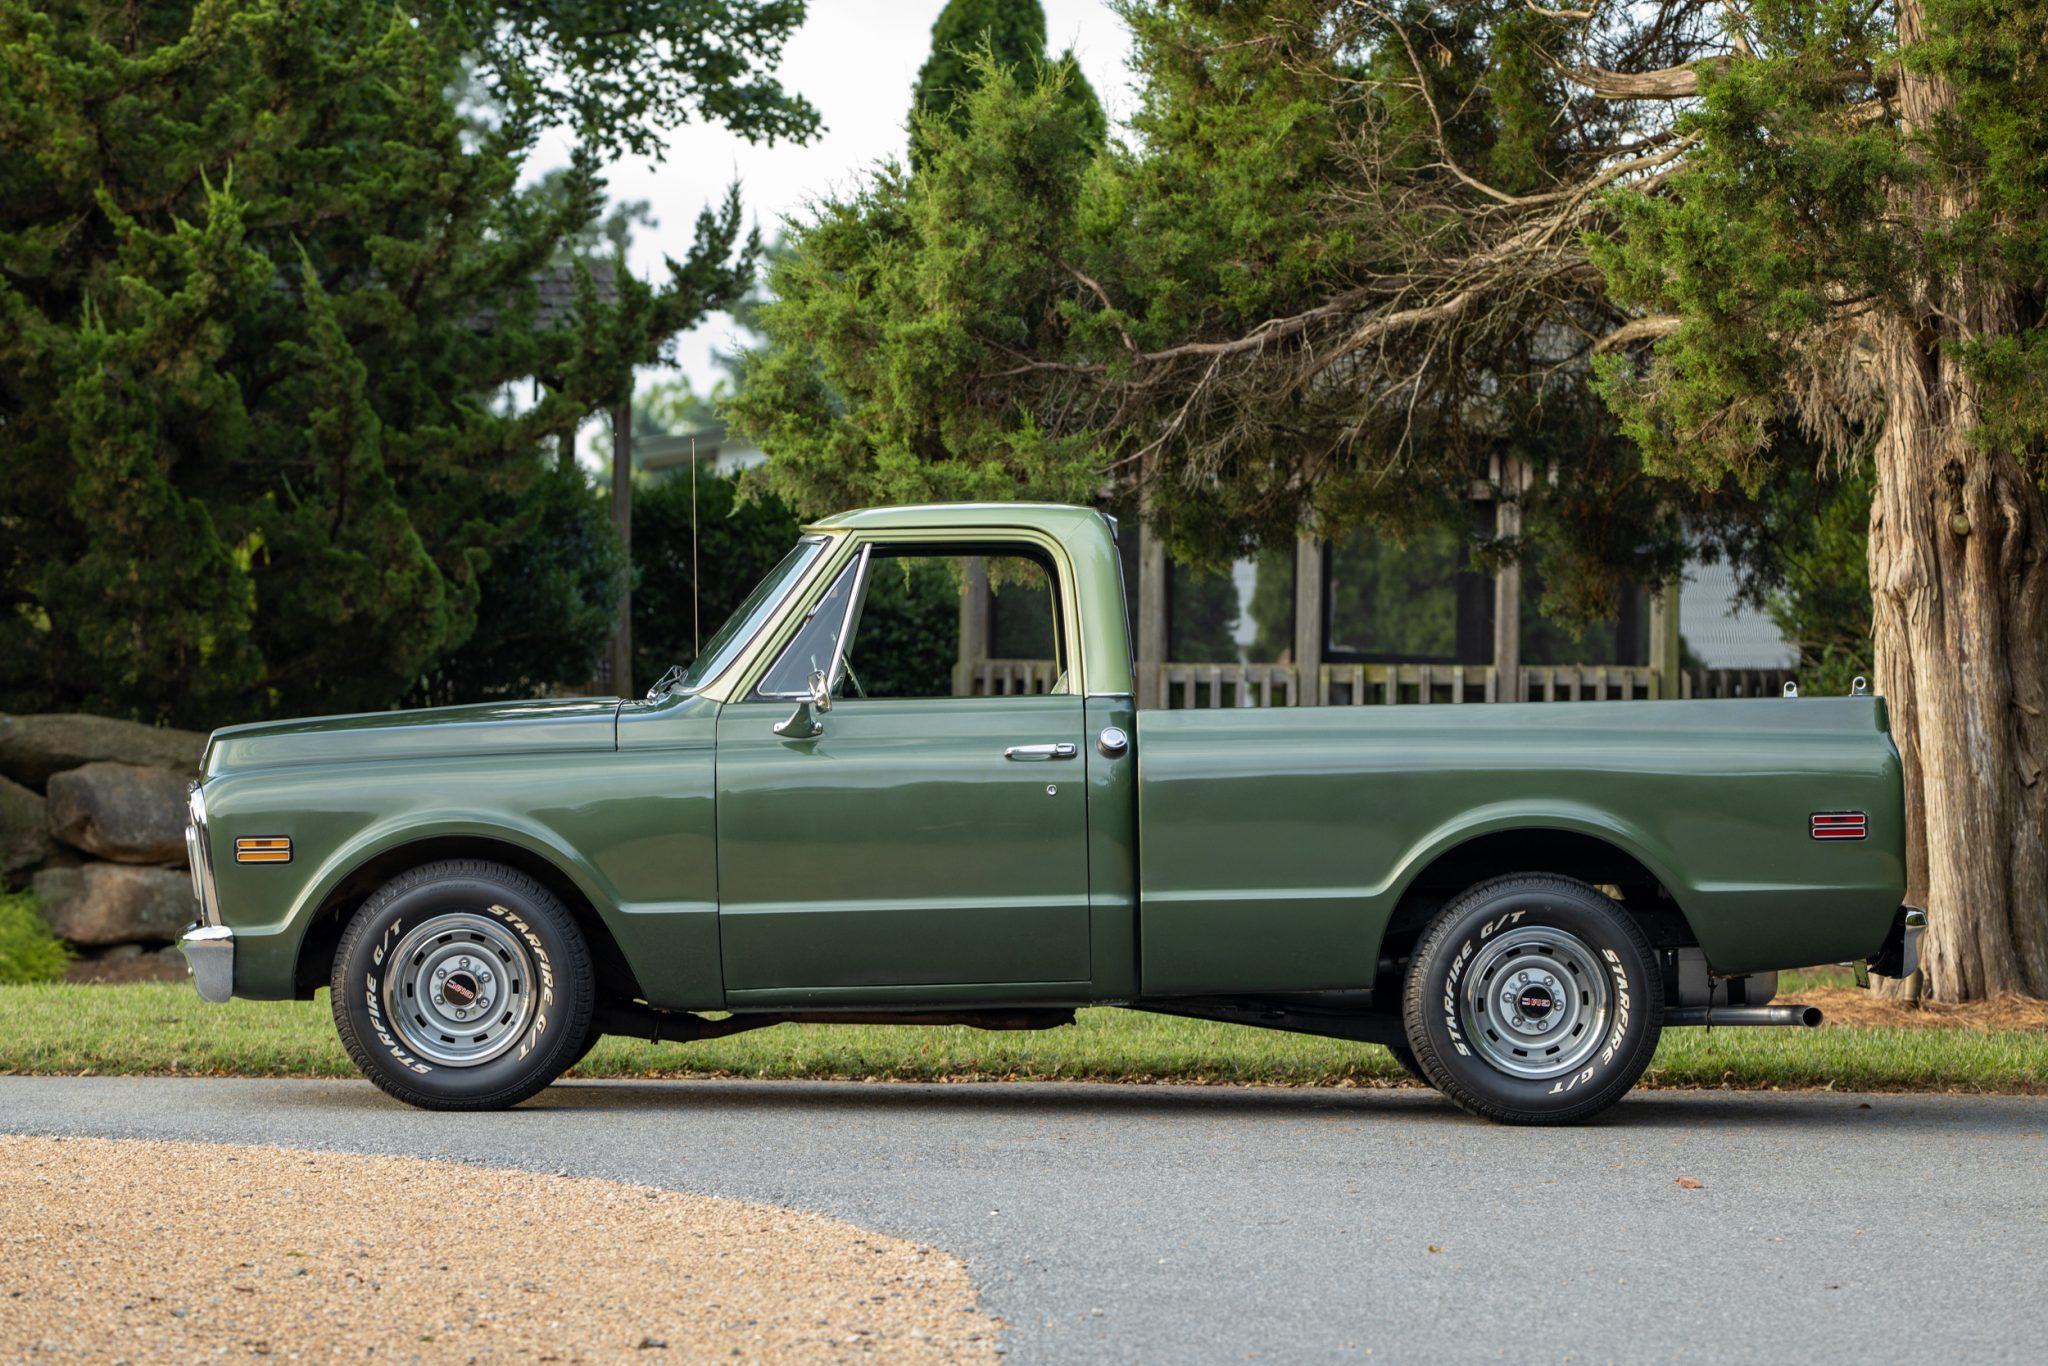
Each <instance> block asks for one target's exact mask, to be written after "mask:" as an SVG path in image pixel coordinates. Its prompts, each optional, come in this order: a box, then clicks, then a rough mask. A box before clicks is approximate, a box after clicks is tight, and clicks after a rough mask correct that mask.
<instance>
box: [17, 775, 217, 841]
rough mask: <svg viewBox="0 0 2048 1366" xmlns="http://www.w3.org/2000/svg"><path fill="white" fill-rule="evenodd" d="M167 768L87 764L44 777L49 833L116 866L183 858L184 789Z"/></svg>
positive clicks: (184, 781)
mask: <svg viewBox="0 0 2048 1366" xmlns="http://www.w3.org/2000/svg"><path fill="white" fill-rule="evenodd" d="M188 782H189V780H188V779H187V778H185V777H184V776H183V775H181V774H178V773H174V772H173V771H171V770H170V769H168V768H144V767H142V766H141V765H139V764H108V763H97V764H87V765H85V766H84V767H83V768H74V769H68V770H66V771H65V772H63V773H56V774H52V775H51V776H50V796H49V814H50V833H51V834H53V835H55V836H56V837H57V838H58V839H60V840H63V841H64V842H65V843H66V844H69V845H71V846H73V847H74V848H78V849H83V850H85V852H87V853H88V854H97V855H99V856H100V857H101V858H108V859H114V860H115V861H117V862H120V863H179V862H183V861H184V858H185V820H186V801H187V793H186V785H187V783H188Z"/></svg>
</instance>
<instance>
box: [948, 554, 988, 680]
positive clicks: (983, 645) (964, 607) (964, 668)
mask: <svg viewBox="0 0 2048 1366" xmlns="http://www.w3.org/2000/svg"><path fill="white" fill-rule="evenodd" d="M965 578H966V580H967V582H966V583H965V584H963V585H962V586H961V596H960V657H959V661H958V662H957V663H955V664H954V665H953V696H955V697H972V696H974V680H975V673H976V671H977V670H978V669H979V668H980V666H981V665H983V664H985V663H987V662H988V645H989V641H988V617H989V590H988V561H987V560H986V559H983V558H982V557H981V556H979V555H970V556H968V557H967V564H966V567H965ZM989 691H990V692H991V693H993V692H994V691H995V681H994V680H993V679H991V680H990V681H989Z"/></svg>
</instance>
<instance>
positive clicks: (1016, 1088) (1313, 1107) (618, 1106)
mask: <svg viewBox="0 0 2048 1366" xmlns="http://www.w3.org/2000/svg"><path fill="white" fill-rule="evenodd" d="M197 1084H201V1085H203V1084H205V1083H203V1082H201V1083H197ZM276 1085H277V1087H278V1088H279V1094H278V1096H277V1100H278V1101H279V1102H280V1103H282V1104H284V1105H287V1106H291V1107H294V1108H305V1109H332V1108H345V1109H350V1110H355V1109H379V1108H385V1107H389V1108H392V1109H402V1108H403V1107H401V1106H399V1104H398V1102H396V1101H393V1100H390V1099H388V1098H387V1097H385V1096H384V1095H383V1094H381V1093H380V1092H377V1091H375V1090H373V1089H372V1088H371V1087H370V1086H369V1085H368V1084H367V1083H353V1082H349V1083H334V1082H279V1083H276ZM665 1110H674V1111H684V1110H689V1111H703V1110H711V1111H717V1112H722V1113H726V1114H732V1115H735V1116H739V1115H748V1116H761V1115H776V1114H782V1113H786V1114H787V1115H789V1117H790V1118H791V1119H792V1120H793V1121H796V1120H802V1119H816V1118H819V1117H822V1116H828V1115H841V1116H853V1115H884V1114H886V1115H894V1116H899V1117H901V1116H916V1115H931V1116H934V1117H938V1116H954V1115H962V1114H968V1115H974V1114H982V1115H992V1116H997V1115H1000V1116H1024V1117H1044V1118H1047V1119H1081V1118H1086V1117H1088V1116H1115V1117H1122V1118H1130V1117H1140V1118H1142V1117H1146V1116H1156V1117H1159V1118H1162V1119H1176V1118H1226V1117H1227V1118H1230V1119H1233V1120H1242V1121H1245V1122H1257V1121H1260V1120H1270V1121H1278V1122H1289V1121H1296V1120H1301V1119H1316V1120H1328V1119H1331V1118H1335V1117H1343V1118H1345V1119H1350V1120H1354V1121H1356V1120H1366V1121H1373V1122H1384V1123H1388V1124H1395V1125H1404V1126H1417V1125H1419V1126H1423V1127H1428V1128H1436V1127H1444V1126H1452V1127H1456V1126H1473V1127H1479V1128H1492V1127H1493V1126H1490V1125H1487V1124H1486V1123H1485V1122H1484V1121H1481V1120H1477V1119H1473V1118H1471V1117H1470V1116H1467V1115H1464V1114H1462V1113H1460V1112H1459V1111H1458V1110H1457V1109H1456V1108H1455V1107H1453V1106H1452V1105H1451V1104H1450V1103H1449V1102H1448V1101H1446V1100H1444V1099H1443V1098H1442V1097H1440V1096H1438V1095H1437V1094H1436V1093H1435V1092H1433V1091H1427V1090H1423V1089H1421V1088H1420V1087H1373V1088H1359V1089H1356V1090H1351V1089H1344V1090H1338V1089H1325V1088H1307V1087H1300V1088H1288V1087H1220V1086H1218V1087H1197V1086H1136V1085H1116V1084H1107V1083H1095V1082H950V1083H944V1084H925V1083H910V1082H829V1081H743V1080H729V1081H570V1082H562V1083H558V1084H557V1085H555V1086H553V1087H551V1088H549V1089H548V1090H547V1091H544V1092H542V1093H541V1094H540V1095H539V1096H538V1097H536V1098H535V1099H534V1100H531V1101H528V1102H527V1103H526V1104H525V1105H523V1106H521V1107H519V1109H518V1110H515V1111H513V1113H514V1114H516V1115H527V1116H530V1117H531V1118H532V1120H533V1122H534V1123H536V1124H543V1123H545V1122H546V1120H547V1118H548V1117H549V1116H551V1115H564V1114H605V1113H620V1114H623V1113H637V1114H648V1113H654V1112H660V1111H665ZM451 1118H455V1116H451ZM2044 1120H2048V1100H2044V1099H2043V1098H2039V1097H2014V1096H2004V1097H1997V1096H1970V1095H1951V1094H1924V1095H1885V1094H1876V1095H1857V1094H1853V1093H1848V1092H1826V1091H1803V1092H1765V1091H1638V1092H1636V1093H1634V1094H1633V1095H1631V1096H1629V1097H1628V1098H1627V1099H1626V1100H1624V1101H1623V1102H1622V1103H1621V1104H1620V1105H1617V1106H1616V1107H1614V1109H1612V1110H1610V1111H1608V1112H1607V1113H1606V1114H1604V1115H1601V1116H1599V1117H1598V1118H1596V1119H1594V1120H1592V1121H1590V1123H1589V1124H1588V1125H1586V1126H1583V1127H1590V1128H1601V1129H1625V1130H1636V1131H1647V1132H1656V1131H1660V1130H1671V1131H1678V1130H1689V1129H1696V1128H1698V1127H1699V1126H1701V1125H1709V1126H1714V1127H1719V1128H1729V1127H1740V1128H1751V1129H1758V1130H1769V1131H1772V1132H1784V1131H1785V1130H1786V1129H1788V1128H1792V1129H1805V1130H1813V1131H1818V1132H1825V1131H1831V1130H1836V1129H1839V1128H1841V1127H1842V1126H1845V1125H1860V1126H1869V1125H1878V1126H1880V1127H1883V1128H1886V1129H1896V1130H1898V1131H1900V1132H1908V1131H1926V1130H1929V1129H1942V1128H1946V1127H1948V1126H1951V1125H1954V1124H1959V1123H1966V1124H1967V1125H1968V1127H1970V1128H1971V1129H1972V1130H1974V1131H1976V1132H1979V1133H1982V1132H1984V1130H1985V1129H1986V1127H1987V1125H1988V1126H1989V1127H1990V1128H1992V1129H1993V1130H1996V1129H2002V1128H2006V1127H2010V1128H2011V1129H2012V1130H2013V1131H2014V1132H2021V1131H2025V1132H2028V1133H2038V1132H2039V1131H2040V1129H2041V1126H2042V1124H2043V1122H2044Z"/></svg>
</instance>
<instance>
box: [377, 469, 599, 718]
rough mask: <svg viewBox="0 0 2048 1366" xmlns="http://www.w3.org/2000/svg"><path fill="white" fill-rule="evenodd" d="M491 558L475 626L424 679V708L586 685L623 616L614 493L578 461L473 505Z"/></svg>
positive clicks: (420, 696)
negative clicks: (620, 611) (599, 486)
mask: <svg viewBox="0 0 2048 1366" xmlns="http://www.w3.org/2000/svg"><path fill="white" fill-rule="evenodd" d="M476 515H477V516H478V518H479V520H480V522H481V524H482V525H481V526H480V527H479V528H478V532H477V534H478V536H479V538H480V542H481V545H482V546H483V548H484V550H485V551H486V552H487V553H488V555H489V557H490V558H489V560H488V562H487V563H486V564H485V565H484V567H483V568H482V569H481V570H480V571H479V573H478V575H477V591H478V597H479V606H478V612H477V625H476V631H475V633H474V634H472V635H471V636H470V638H469V639H468V640H467V641H466V642H464V643H463V645H462V646H461V648H459V649H457V650H455V651H453V652H452V653H450V654H448V655H447V656H445V657H444V658H443V659H442V660H441V662H440V664H439V666H438V667H437V668H436V669H435V670H434V671H433V673H432V674H431V675H430V676H429V677H428V678H426V679H425V680H423V682H422V684H421V686H420V689H419V691H418V693H417V694H416V696H415V697H414V699H413V700H415V701H417V702H419V703H421V704H424V705H435V704H441V703H449V702H469V701H480V700H484V699H488V698H499V697H529V696H532V695H533V694H534V693H536V692H540V691H543V690H545V689H546V688H548V687H549V686H551V685H555V684H560V683H571V684H573V683H580V682H582V681H583V680H584V679H586V678H588V677H589V674H590V671H591V667H592V662H593V661H594V660H596V659H597V658H598V656H599V654H600V652H601V651H602V650H603V648H604V645H605V642H606V641H608V640H610V639H611V634H612V630H613V628H614V627H615V626H616V625H617V622H618V602H619V591H620V589H621V588H622V587H623V586H624V583H625V568H626V565H625V556H624V555H623V554H621V553H620V550H619V540H618V537H617V535H616V534H615V533H614V532H613V530H612V520H611V502H610V497H609V495H608V493H606V492H605V491H602V490H599V489H596V488H593V487H592V486H591V482H590V479H589V477H588V476H587V475H585V474H584V473H583V471H582V470H581V469H579V468H576V467H574V466H567V467H556V468H551V469H547V470H544V471H543V472H542V473H541V474H540V475H539V476H538V477H536V478H535V479H534V480H533V482H532V483H530V484H528V485H527V486H526V487H525V488H524V489H521V490H519V491H518V492H517V493H513V492H509V491H493V492H491V493H489V494H487V495H486V496H485V497H484V499H483V501H482V503H481V505H480V506H479V507H478V508H477V509H476Z"/></svg>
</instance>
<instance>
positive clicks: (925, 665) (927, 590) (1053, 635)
mask: <svg viewBox="0 0 2048 1366" xmlns="http://www.w3.org/2000/svg"><path fill="white" fill-rule="evenodd" d="M858 563H859V562H858V561H855V562H854V564H852V565H849V566H848V567H847V569H846V570H845V571H843V572H842V573H841V574H840V576H839V579H838V581H837V582H835V583H834V584H833V586H832V588H831V590H830V591H828V592H827V593H826V594H825V596H824V598H823V599H822V600H820V602H819V604H818V606H817V608H816V609H815V610H813V611H812V613H811V614H810V616H809V617H808V618H807V619H806V620H805V622H804V624H803V625H802V626H801V627H799V628H798V630H797V634H796V636H795V637H794V638H793V639H792V640H791V641H790V644H789V646H788V647H787V648H786V649H785V650H784V651H783V653H782V657H781V658H780V659H778V660H776V662H775V664H774V666H773V667H771V668H770V669H769V671H768V673H767V675H766V676H765V677H764V678H763V679H762V680H761V685H760V688H759V690H758V692H759V695H762V696H776V697H795V696H801V695H802V694H803V692H804V691H805V690H806V688H807V686H808V683H807V680H808V679H809V677H810V672H811V670H812V669H823V668H826V667H827V666H828V665H829V663H830V661H831V658H832V649H833V646H834V644H835V643H836V642H837V640H838V632H839V629H840V622H841V621H842V620H845V619H846V599H847V594H848V593H850V592H852V591H853V581H854V574H855V570H856V568H857V566H858ZM1057 587H1058V584H1057V579H1056V577H1055V571H1054V569H1053V566H1052V561H1051V559H1050V558H1049V557H1048V556H1046V555H1044V553H1043V552H1041V551H1039V550H1038V549H1037V548H1036V547H1025V546H1001V545H990V546H986V547H982V546H975V547H972V548H966V547H959V546H950V545H949V546H915V545H912V546H892V545H876V546H874V547H873V549H872V551H871V553H870V555H869V558H868V569H867V576H866V582H865V584H864V585H863V586H862V588H861V601H860V602H859V603H858V604H856V606H855V609H854V612H853V614H852V618H851V620H852V623H853V624H852V634H851V636H850V638H849V640H848V643H847V648H846V652H845V656H844V661H843V667H842V668H841V670H840V675H839V678H838V679H837V681H836V684H835V686H834V688H833V695H834V696H836V697H839V698H842V699H848V700H858V699H861V698H908V697H918V698H940V697H959V696H973V695H977V694H983V693H987V692H992V691H997V690H994V689H989V688H987V687H986V686H985V685H984V683H982V682H980V681H978V680H982V679H983V678H984V677H985V675H986V672H987V670H986V668H985V667H977V666H986V664H987V662H988V661H989V660H990V659H991V658H994V659H999V660H1004V661H1010V662H1012V663H1015V662H1019V661H1025V662H1029V663H1031V664H1033V665H1035V666H1036V667H1035V669H1033V670H1032V675H1033V677H1035V678H1036V680H1037V682H1036V684H1035V688H1036V690H1037V691H1040V692H1044V691H1047V690H1050V691H1054V692H1065V691H1067V690H1068V689H1067V683H1066V677H1067V670H1068V669H1069V667H1070V661H1069V659H1068V650H1069V646H1068V643H1067V641H1066V640H1064V639H1063V634H1064V633H1063V631H1062V629H1061V618H1060V609H1059V601H1060V599H1059V593H1058V591H1057ZM1001 691H1002V692H1008V691H1010V690H1009V689H1002V690H1001Z"/></svg>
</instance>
